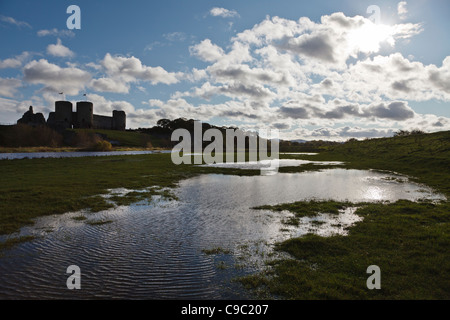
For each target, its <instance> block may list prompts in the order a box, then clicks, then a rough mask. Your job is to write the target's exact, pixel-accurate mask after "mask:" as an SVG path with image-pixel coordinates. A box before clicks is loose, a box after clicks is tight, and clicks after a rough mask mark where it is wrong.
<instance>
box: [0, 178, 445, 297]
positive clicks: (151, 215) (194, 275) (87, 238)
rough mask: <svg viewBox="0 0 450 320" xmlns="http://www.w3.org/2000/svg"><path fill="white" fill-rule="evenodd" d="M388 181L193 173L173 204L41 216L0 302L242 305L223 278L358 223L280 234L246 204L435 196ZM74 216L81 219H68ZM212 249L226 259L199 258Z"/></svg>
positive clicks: (2, 284)
mask: <svg viewBox="0 0 450 320" xmlns="http://www.w3.org/2000/svg"><path fill="white" fill-rule="evenodd" d="M397 178H398V176H395V175H391V174H387V173H380V172H374V171H359V170H344V169H332V170H323V171H319V172H305V173H296V174H278V175H274V176H253V177H239V176H227V175H201V176H198V177H195V178H191V179H188V180H184V181H181V182H180V184H179V187H178V188H177V189H176V190H175V193H176V195H177V197H178V198H179V201H164V200H162V199H159V198H156V199H155V201H154V202H152V203H147V202H140V203H137V204H134V205H131V206H122V207H118V208H115V209H110V210H107V211H102V212H99V213H95V214H92V213H88V212H84V211H82V212H74V213H68V214H65V215H59V216H49V217H44V218H41V219H38V220H37V223H36V225H35V226H34V227H27V228H23V229H22V231H21V234H22V235H26V234H34V235H37V236H38V238H37V239H36V240H33V241H31V242H27V243H24V244H21V245H18V246H17V247H15V248H14V249H12V250H9V251H6V252H5V254H4V256H3V257H1V258H0V274H1V277H0V298H40V299H45V298H58V299H64V298H81V299H82V298H130V299H141V298H146V299H180V298H181V299H248V298H251V296H249V293H248V292H246V291H245V290H243V289H242V288H241V287H240V286H239V284H238V283H234V282H230V280H231V279H232V278H234V277H236V276H239V275H243V274H248V273H250V272H255V271H257V270H260V268H261V267H263V265H264V264H263V262H264V260H265V258H266V257H267V256H268V253H271V250H272V245H273V243H275V242H277V241H282V240H284V239H288V238H290V237H293V236H301V235H303V234H305V233H308V232H315V233H317V234H320V235H324V236H329V235H332V234H345V233H346V231H347V229H348V227H349V226H351V225H352V224H353V223H355V222H357V221H359V220H360V219H361V218H360V217H358V216H357V215H355V214H354V210H355V209H354V208H348V209H347V210H345V211H343V212H342V213H341V214H339V215H334V216H330V215H327V214H326V213H324V214H320V215H318V216H317V217H314V218H302V219H301V221H300V225H299V227H292V226H291V227H287V226H286V225H284V224H283V223H282V221H283V220H284V219H286V218H287V217H289V215H290V213H288V212H272V211H266V210H253V209H251V208H252V207H255V206H260V205H266V204H278V203H285V202H294V201H299V200H308V199H335V200H349V201H352V202H360V201H377V200H387V201H395V200H397V199H409V200H418V199H421V198H428V199H435V200H438V199H442V198H443V197H442V196H441V195H438V194H435V193H433V192H432V190H430V189H428V188H426V187H424V186H421V185H418V184H414V183H411V182H408V181H407V179H406V178H403V179H404V180H403V181H404V182H403V183H399V182H398V181H397V180H396V179H397ZM112 192H125V191H124V190H116V191H114V190H113V191H112ZM158 199H159V200H158ZM79 216H84V217H85V218H86V220H84V221H82V220H81V221H77V220H74V218H75V217H79ZM89 221H94V222H95V221H112V222H111V223H107V224H101V225H94V224H92V225H91V224H89V223H86V222H89ZM217 247H219V248H224V249H226V250H229V251H230V252H231V254H229V255H224V254H217V255H207V254H205V253H204V252H203V250H204V249H212V248H217ZM72 264H76V265H78V266H79V267H80V268H81V272H82V290H74V291H71V290H68V289H67V288H66V285H65V283H66V279H67V275H66V273H65V272H66V268H67V267H68V266H69V265H72ZM218 265H221V266H225V267H220V268H218ZM238 265H240V266H245V267H237V266H238Z"/></svg>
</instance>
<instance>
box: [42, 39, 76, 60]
mask: <svg viewBox="0 0 450 320" xmlns="http://www.w3.org/2000/svg"><path fill="white" fill-rule="evenodd" d="M47 53H48V54H50V55H52V56H55V57H73V56H74V55H75V53H74V52H73V51H71V50H70V49H69V48H67V47H66V46H64V45H63V44H62V42H61V39H58V40H57V42H56V44H50V45H48V47H47Z"/></svg>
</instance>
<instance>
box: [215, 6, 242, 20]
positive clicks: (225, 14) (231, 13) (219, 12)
mask: <svg viewBox="0 0 450 320" xmlns="http://www.w3.org/2000/svg"><path fill="white" fill-rule="evenodd" d="M209 13H210V14H211V15H212V16H214V17H222V18H234V17H239V13H237V11H235V10H228V9H225V8H218V7H215V8H212V9H211V10H210V11H209Z"/></svg>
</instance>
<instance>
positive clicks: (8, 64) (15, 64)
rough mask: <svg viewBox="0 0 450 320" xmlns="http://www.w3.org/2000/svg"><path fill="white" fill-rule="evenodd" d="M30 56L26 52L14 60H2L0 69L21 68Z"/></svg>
mask: <svg viewBox="0 0 450 320" xmlns="http://www.w3.org/2000/svg"><path fill="white" fill-rule="evenodd" d="M29 56H30V53H29V52H27V51H25V52H23V53H22V54H20V55H18V56H15V57H14V58H8V59H5V60H0V69H7V68H13V69H15V68H20V67H21V66H22V63H23V62H24V61H25V59H27V58H28V57H29Z"/></svg>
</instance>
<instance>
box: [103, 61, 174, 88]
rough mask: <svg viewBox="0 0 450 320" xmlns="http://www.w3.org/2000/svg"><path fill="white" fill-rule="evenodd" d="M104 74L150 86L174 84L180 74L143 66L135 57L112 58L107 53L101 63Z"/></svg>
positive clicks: (160, 68)
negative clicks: (140, 81)
mask: <svg viewBox="0 0 450 320" xmlns="http://www.w3.org/2000/svg"><path fill="white" fill-rule="evenodd" d="M101 65H102V66H103V69H104V70H105V72H106V73H107V74H108V75H109V76H111V77H116V78H118V79H121V80H123V81H124V82H125V83H127V82H136V81H138V80H143V81H148V82H150V83H151V84H154V85H155V84H158V83H163V84H167V85H169V84H174V83H177V82H179V78H181V77H182V73H179V72H178V73H173V72H167V71H166V70H164V69H163V68H162V67H149V66H146V65H143V64H142V62H141V60H139V59H138V58H136V57H131V58H127V57H122V56H112V55H111V54H109V53H107V54H106V55H105V57H104V59H103V60H102V62H101Z"/></svg>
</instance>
